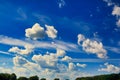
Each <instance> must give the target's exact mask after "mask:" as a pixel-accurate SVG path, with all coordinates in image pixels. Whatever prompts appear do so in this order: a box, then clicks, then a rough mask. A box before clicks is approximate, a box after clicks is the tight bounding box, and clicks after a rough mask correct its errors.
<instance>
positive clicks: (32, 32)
mask: <svg viewBox="0 0 120 80" xmlns="http://www.w3.org/2000/svg"><path fill="white" fill-rule="evenodd" d="M25 36H26V37H28V38H31V39H34V40H36V39H42V38H44V37H45V30H44V28H43V27H41V26H40V25H39V24H38V23H35V24H34V25H33V26H32V28H28V29H26V30H25Z"/></svg>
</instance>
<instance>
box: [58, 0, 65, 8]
mask: <svg viewBox="0 0 120 80" xmlns="http://www.w3.org/2000/svg"><path fill="white" fill-rule="evenodd" d="M65 5H66V3H65V1H64V0H58V6H59V8H62V7H64V6H65Z"/></svg>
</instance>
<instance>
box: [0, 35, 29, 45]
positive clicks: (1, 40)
mask: <svg viewBox="0 0 120 80" xmlns="http://www.w3.org/2000/svg"><path fill="white" fill-rule="evenodd" d="M0 43H1V44H7V45H14V46H24V45H30V43H28V42H27V41H23V40H20V39H15V38H11V37H7V36H3V35H0Z"/></svg>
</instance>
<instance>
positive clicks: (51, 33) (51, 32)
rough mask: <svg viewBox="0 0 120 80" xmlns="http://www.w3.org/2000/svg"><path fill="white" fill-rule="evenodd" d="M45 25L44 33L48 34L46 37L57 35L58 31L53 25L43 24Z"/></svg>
mask: <svg viewBox="0 0 120 80" xmlns="http://www.w3.org/2000/svg"><path fill="white" fill-rule="evenodd" d="M45 27H46V28H47V30H46V34H47V35H48V37H50V38H52V39H54V38H56V37H57V32H58V31H57V30H56V29H55V28H54V26H48V25H45Z"/></svg>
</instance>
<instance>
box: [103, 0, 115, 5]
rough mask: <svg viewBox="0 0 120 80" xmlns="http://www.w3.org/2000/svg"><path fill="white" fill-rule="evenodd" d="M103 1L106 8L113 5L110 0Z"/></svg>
mask: <svg viewBox="0 0 120 80" xmlns="http://www.w3.org/2000/svg"><path fill="white" fill-rule="evenodd" d="M103 1H104V2H106V3H107V5H108V6H112V5H114V3H113V2H112V1H111V0H103Z"/></svg>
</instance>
